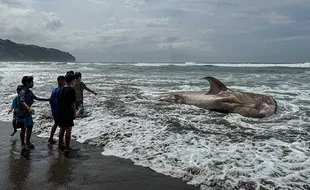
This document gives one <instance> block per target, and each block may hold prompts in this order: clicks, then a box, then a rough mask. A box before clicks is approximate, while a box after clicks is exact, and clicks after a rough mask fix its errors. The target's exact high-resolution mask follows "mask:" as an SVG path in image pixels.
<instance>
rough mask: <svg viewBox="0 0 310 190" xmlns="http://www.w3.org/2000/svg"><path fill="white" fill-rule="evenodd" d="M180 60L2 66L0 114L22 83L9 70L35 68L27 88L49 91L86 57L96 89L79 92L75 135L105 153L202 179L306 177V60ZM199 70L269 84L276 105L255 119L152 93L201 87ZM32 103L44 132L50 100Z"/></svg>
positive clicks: (210, 185) (223, 183)
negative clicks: (234, 65) (293, 63)
mask: <svg viewBox="0 0 310 190" xmlns="http://www.w3.org/2000/svg"><path fill="white" fill-rule="evenodd" d="M140 64H142V65H143V64H144V63H140ZM152 64H156V63H152ZM165 64H171V63H165ZM173 64H174V63H173ZM178 64H182V65H188V68H187V69H181V68H180V69H178V67H173V68H172V69H171V71H170V70H169V69H167V68H166V67H165V68H162V69H161V68H156V69H149V70H147V69H144V67H145V66H142V67H143V69H141V67H140V66H137V65H136V63H130V64H127V65H126V68H128V67H129V69H119V70H116V71H111V70H110V68H111V65H109V64H100V67H98V65H96V64H88V65H87V66H84V65H83V64H80V65H79V63H77V64H76V65H68V64H65V65H62V64H61V65H57V67H55V66H53V65H45V64H42V65H35V67H34V66H33V65H31V64H26V65H19V64H17V65H14V66H11V65H8V66H6V67H1V68H0V73H1V76H2V77H3V78H2V80H1V85H0V95H1V97H2V99H1V100H0V109H1V110H2V111H0V120H4V121H10V120H11V117H12V116H11V115H8V114H7V109H8V108H9V106H10V104H11V101H12V99H13V97H14V96H15V94H16V92H15V88H16V85H17V84H19V83H20V78H19V77H12V75H13V76H22V75H24V74H26V73H34V76H35V86H34V89H33V91H34V93H35V94H36V95H37V96H40V97H48V96H49V95H50V91H51V89H53V88H54V87H55V86H56V77H57V74H58V73H63V72H64V71H67V70H69V69H72V70H73V69H77V67H78V68H81V69H83V67H85V68H84V71H85V74H83V76H85V77H84V79H83V80H84V82H85V83H86V84H87V85H88V86H89V87H90V88H91V89H94V90H95V91H96V92H98V95H97V96H94V95H91V94H89V93H87V92H85V95H84V98H85V100H84V102H85V103H84V105H85V111H86V115H85V116H84V117H79V118H77V120H75V126H74V128H73V130H72V135H73V139H75V140H77V141H79V142H82V143H89V144H94V145H98V146H102V149H103V150H102V154H103V155H113V156H118V157H122V158H126V159H130V160H132V161H133V162H134V163H135V164H137V165H142V166H145V167H149V168H151V169H153V170H154V171H156V172H159V173H163V174H166V175H170V176H173V177H177V178H182V179H183V180H184V181H186V182H187V183H189V184H195V185H199V186H200V187H201V189H215V188H218V189H234V188H236V189H241V188H243V189H259V188H261V189H263V188H266V189H268V188H269V189H276V188H279V189H302V188H304V189H307V188H308V187H309V186H307V185H309V184H310V179H309V177H308V176H310V170H309V168H310V157H309V155H310V151H309V146H310V144H309V140H308V139H309V138H310V134H309V132H308V131H309V126H308V123H309V122H310V119H309V118H310V117H309V116H310V109H309V107H310V101H308V99H307V97H309V94H310V90H309V89H310V85H309V84H310V81H309V80H310V79H309V78H307V77H305V75H306V74H305V73H307V72H309V70H307V67H306V68H305V71H304V72H299V71H298V72H297V71H295V72H294V70H289V69H283V68H279V73H274V75H270V74H269V73H267V74H266V73H264V72H266V69H260V68H258V69H257V71H256V73H254V74H253V73H247V72H240V73H239V72H238V73H237V74H235V73H230V69H227V70H224V69H222V68H221V69H219V68H217V67H215V68H213V70H212V71H209V69H201V68H200V66H199V65H198V67H199V69H196V68H195V65H197V64H200V63H187V64H186V63H178ZM146 66H149V63H146ZM120 67H121V66H120ZM151 67H152V66H151ZM88 68H90V69H88ZM214 69H215V70H214ZM141 70H143V72H141ZM154 70H156V72H154ZM204 75H212V76H214V75H216V77H218V76H219V77H223V76H224V77H223V78H224V79H223V80H224V81H223V82H224V83H226V82H225V81H228V82H229V87H231V88H234V89H240V90H243V91H251V92H259V93H267V92H268V93H270V94H271V95H273V96H274V97H275V98H276V100H277V102H278V106H279V110H278V113H277V114H275V115H274V116H272V117H269V118H264V119H254V118H245V117H242V116H240V115H238V114H227V115H226V114H220V113H216V112H211V111H208V110H204V109H200V108H197V107H195V106H188V105H179V104H168V103H162V102H159V101H157V100H158V99H157V96H158V95H159V94H161V93H164V92H171V91H183V90H186V91H193V90H205V89H206V88H207V87H208V85H207V84H206V82H205V81H201V82H200V81H197V80H198V79H197V76H204ZM219 79H220V78H219ZM33 108H34V109H35V110H36V114H35V115H34V117H35V118H34V120H35V127H34V132H35V133H36V134H38V135H39V136H41V137H48V136H49V134H50V129H51V126H52V125H53V120H52V116H51V111H50V107H49V104H48V103H46V102H36V103H35V104H34V105H33Z"/></svg>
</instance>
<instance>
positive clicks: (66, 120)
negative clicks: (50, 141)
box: [57, 73, 76, 151]
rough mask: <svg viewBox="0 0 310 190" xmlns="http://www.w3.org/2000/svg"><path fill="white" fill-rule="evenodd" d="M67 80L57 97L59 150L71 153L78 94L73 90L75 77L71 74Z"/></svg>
mask: <svg viewBox="0 0 310 190" xmlns="http://www.w3.org/2000/svg"><path fill="white" fill-rule="evenodd" d="M65 79H66V83H67V84H66V86H64V87H63V88H61V89H60V91H59V93H58V96H57V100H58V106H59V127H60V131H59V142H58V149H59V150H61V151H70V150H72V148H71V146H70V142H71V130H72V127H73V126H74V122H73V120H74V119H75V118H76V111H75V102H76V94H75V89H74V88H73V86H74V85H75V76H74V75H72V74H70V73H69V74H67V75H66V76H65ZM64 136H65V139H66V142H65V146H64V145H63V140H64Z"/></svg>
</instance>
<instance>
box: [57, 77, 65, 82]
mask: <svg viewBox="0 0 310 190" xmlns="http://www.w3.org/2000/svg"><path fill="white" fill-rule="evenodd" d="M61 80H66V77H65V76H58V77H57V82H59V81H61Z"/></svg>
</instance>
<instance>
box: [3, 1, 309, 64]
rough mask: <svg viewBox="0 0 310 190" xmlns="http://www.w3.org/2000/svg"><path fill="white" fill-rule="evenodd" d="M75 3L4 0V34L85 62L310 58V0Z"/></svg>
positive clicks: (304, 59) (300, 59) (299, 59)
mask: <svg viewBox="0 0 310 190" xmlns="http://www.w3.org/2000/svg"><path fill="white" fill-rule="evenodd" d="M74 2H75V3H74V4H72V3H70V2H69V1H61V0H54V1H53V3H52V4H51V3H40V2H39V1H31V0H12V1H8V0H0V35H1V36H2V37H7V38H11V39H12V40H14V39H15V40H17V41H21V42H23V43H35V44H38V45H44V46H51V47H54V48H60V49H63V50H66V51H70V52H72V53H73V54H74V55H75V56H76V57H77V59H78V60H82V61H87V60H88V61H106V60H107V61H188V60H191V61H195V60H197V61H198V60H200V61H229V60H230V61H243V60H247V61H276V60H284V59H287V60H293V59H296V61H306V60H307V59H310V55H309V53H306V51H304V50H303V49H301V48H305V47H306V45H305V44H309V42H310V39H309V37H308V36H309V35H308V34H309V31H310V25H309V23H310V22H309V18H310V14H309V9H310V2H309V1H308V0H294V1H293V0H261V1H247V0H229V1H228V0H220V1H219V0H205V1H200V0H104V1H103V0H76V1H74ZM69 9H70V11H68V10H69ZM47 10H48V11H47ZM296 10H299V11H296ZM12 21H14V22H12ZM297 47H299V48H297ZM285 48H287V50H286V49H285ZM210 59H211V60H210ZM297 59H298V60H297Z"/></svg>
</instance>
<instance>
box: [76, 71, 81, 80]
mask: <svg viewBox="0 0 310 190" xmlns="http://www.w3.org/2000/svg"><path fill="white" fill-rule="evenodd" d="M74 75H75V78H76V79H78V78H81V77H82V73H80V72H75V73H74Z"/></svg>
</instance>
